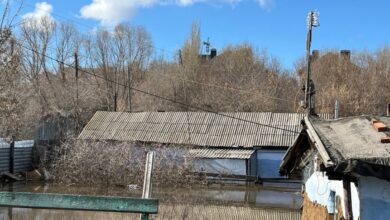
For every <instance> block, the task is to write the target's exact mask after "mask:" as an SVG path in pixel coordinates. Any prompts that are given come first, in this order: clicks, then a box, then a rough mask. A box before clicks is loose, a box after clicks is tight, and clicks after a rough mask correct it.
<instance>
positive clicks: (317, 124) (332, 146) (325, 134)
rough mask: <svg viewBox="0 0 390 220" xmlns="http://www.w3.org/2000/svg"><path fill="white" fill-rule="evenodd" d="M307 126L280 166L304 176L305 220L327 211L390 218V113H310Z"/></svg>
mask: <svg viewBox="0 0 390 220" xmlns="http://www.w3.org/2000/svg"><path fill="white" fill-rule="evenodd" d="M304 125H305V126H304V129H303V130H302V131H301V134H300V135H299V136H298V137H297V139H296V141H295V143H294V144H293V145H292V147H291V148H289V149H288V151H287V153H286V155H285V156H284V159H283V161H282V163H281V166H280V172H281V173H282V174H283V175H285V174H288V175H291V176H295V177H299V176H300V177H301V178H302V179H303V182H304V186H305V202H304V204H305V205H304V207H303V210H304V211H303V218H310V216H313V215H315V214H316V212H323V211H321V210H320V209H323V210H326V211H327V213H328V217H326V218H325V217H324V218H323V219H330V218H333V217H337V218H338V219H339V217H343V218H344V219H388V216H390V182H389V181H390V143H389V139H390V137H389V136H390V129H389V127H388V126H390V117H383V116H369V115H366V116H357V117H348V118H341V119H335V120H322V119H319V118H315V117H310V118H305V120H304ZM313 204H317V206H313ZM318 204H319V206H318ZM313 207H315V208H313ZM340 209H341V210H340ZM378 210H380V212H378ZM337 212H338V213H339V214H337ZM335 215H338V216H335Z"/></svg>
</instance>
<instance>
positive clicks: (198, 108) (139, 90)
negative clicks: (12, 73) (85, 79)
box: [15, 41, 300, 133]
mask: <svg viewBox="0 0 390 220" xmlns="http://www.w3.org/2000/svg"><path fill="white" fill-rule="evenodd" d="M15 43H16V44H18V45H19V46H21V47H23V48H25V49H27V50H30V51H32V52H34V53H37V54H40V55H42V56H44V57H46V58H48V59H50V60H53V61H56V62H58V63H61V64H62V65H65V66H68V67H71V68H75V66H73V65H70V64H67V63H65V62H62V61H59V60H57V59H55V58H53V57H51V56H48V55H46V54H42V53H40V52H39V51H36V50H35V49H33V48H29V47H27V46H25V45H23V44H21V43H19V42H17V41H15ZM79 72H83V73H86V74H88V75H93V76H95V77H96V78H101V79H103V80H106V81H108V82H111V83H115V84H117V85H120V86H123V87H125V88H127V87H129V86H128V85H126V84H121V83H119V82H115V81H113V80H108V79H105V78H104V77H103V76H99V75H96V74H95V73H91V72H89V71H85V70H83V69H81V68H79ZM130 88H131V89H132V90H134V91H136V92H139V93H143V94H145V95H149V96H152V97H155V98H158V99H161V100H165V101H168V102H172V103H175V104H179V105H182V106H185V107H188V108H191V109H196V110H201V111H204V112H209V113H213V114H216V115H219V116H222V117H226V118H231V119H235V120H239V121H243V122H247V123H251V124H256V125H260V126H264V127H268V128H274V129H277V130H282V131H287V132H291V133H300V132H296V131H293V130H289V129H284V128H279V127H275V126H272V125H267V124H262V123H258V122H254V121H249V120H246V119H242V118H236V117H234V116H230V115H225V114H222V113H219V112H215V111H212V110H209V109H204V108H201V107H197V106H191V105H188V104H186V103H183V102H179V101H175V100H172V99H169V98H167V97H164V96H160V95H156V94H153V93H150V92H146V91H143V90H141V89H138V88H135V87H131V86H130Z"/></svg>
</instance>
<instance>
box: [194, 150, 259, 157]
mask: <svg viewBox="0 0 390 220" xmlns="http://www.w3.org/2000/svg"><path fill="white" fill-rule="evenodd" d="M254 152H255V151H254V150H243V149H190V150H189V152H188V154H187V157H192V158H221V159H249V158H250V157H251V156H252V154H253V153H254Z"/></svg>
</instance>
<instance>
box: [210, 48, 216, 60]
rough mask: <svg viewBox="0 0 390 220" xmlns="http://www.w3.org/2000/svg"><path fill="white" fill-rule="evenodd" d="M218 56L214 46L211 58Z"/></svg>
mask: <svg viewBox="0 0 390 220" xmlns="http://www.w3.org/2000/svg"><path fill="white" fill-rule="evenodd" d="M216 56H217V49H215V48H212V49H211V52H210V59H213V58H214V57H216Z"/></svg>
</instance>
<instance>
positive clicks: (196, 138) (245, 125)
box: [79, 111, 329, 179]
mask: <svg viewBox="0 0 390 220" xmlns="http://www.w3.org/2000/svg"><path fill="white" fill-rule="evenodd" d="M324 116H326V117H329V115H324ZM303 117H304V114H298V113H271V112H220V113H217V114H215V113H209V112H138V113H130V112H104V111H98V112H96V113H95V115H94V116H93V117H92V119H91V120H90V121H89V123H88V124H87V125H86V126H85V127H84V129H83V131H82V132H81V134H80V136H79V139H84V140H116V141H139V142H145V143H162V144H167V145H171V144H173V145H186V146H191V147H193V148H202V149H214V150H215V149H229V150H231V151H234V152H236V153H235V154H236V155H239V154H240V152H241V151H242V150H253V151H254V153H253V154H252V156H251V160H254V161H255V162H253V163H251V167H252V168H251V167H242V169H241V171H242V170H250V174H251V175H254V176H257V177H260V178H262V179H267V178H280V176H279V173H278V168H279V164H280V162H281V160H282V157H283V155H284V154H285V152H286V150H287V148H288V147H289V146H291V144H292V143H293V142H294V140H295V138H296V136H297V135H298V134H299V132H300V130H301V120H302V119H303ZM214 152H216V151H214ZM220 159H222V158H214V161H219V160H220ZM230 159H231V160H233V158H230ZM202 160H203V161H206V159H205V158H203V159H202ZM207 160H211V158H209V159H207ZM224 160H227V158H224ZM239 160H240V159H239ZM241 160H242V159H241ZM255 164H256V165H255ZM246 166H247V165H246ZM241 173H243V172H241Z"/></svg>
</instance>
